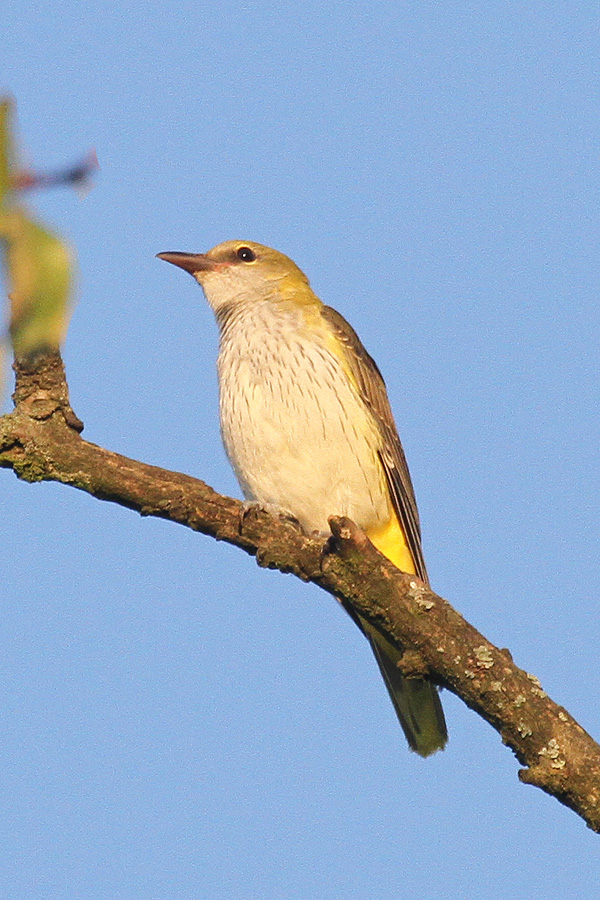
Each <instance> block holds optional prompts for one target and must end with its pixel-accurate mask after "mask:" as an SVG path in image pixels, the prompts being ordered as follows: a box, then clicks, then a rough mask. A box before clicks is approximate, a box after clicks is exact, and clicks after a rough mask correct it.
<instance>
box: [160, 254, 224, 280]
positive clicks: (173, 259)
mask: <svg viewBox="0 0 600 900" xmlns="http://www.w3.org/2000/svg"><path fill="white" fill-rule="evenodd" d="M156 256H157V257H158V259H164V260H165V262H170V263H173V265H174V266H179V268H180V269H185V271H186V272H189V273H190V275H195V274H196V272H207V271H209V270H210V269H214V268H215V261H214V260H212V259H209V258H208V256H204V255H203V254H202V253H179V252H178V251H173V252H172V253H157V254H156Z"/></svg>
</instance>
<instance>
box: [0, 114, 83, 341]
mask: <svg viewBox="0 0 600 900" xmlns="http://www.w3.org/2000/svg"><path fill="white" fill-rule="evenodd" d="M20 178H21V173H20V172H19V169H18V163H17V161H16V152H15V141H14V136H13V104H12V101H10V100H8V99H5V100H4V101H2V102H1V103H0V251H1V254H2V255H1V262H2V266H3V269H4V272H5V277H6V282H7V283H8V288H9V294H8V298H9V301H10V303H9V306H8V312H7V318H8V323H9V327H8V333H9V335H10V340H11V343H12V346H13V349H14V352H15V354H17V355H19V356H30V355H35V354H36V353H39V352H41V351H44V350H54V349H57V348H58V347H60V344H61V343H62V341H63V340H64V337H65V335H66V331H67V327H68V322H69V312H70V305H71V303H70V301H71V295H72V281H73V259H72V253H71V251H70V249H69V247H68V246H67V244H66V243H65V242H64V241H62V240H61V239H60V238H59V237H58V236H57V235H55V234H53V233H52V232H51V231H50V230H49V229H48V228H46V227H45V226H44V225H43V224H41V223H40V222H39V221H36V220H35V219H34V218H33V217H32V216H31V214H30V213H29V211H28V210H27V208H26V207H25V206H24V205H23V204H22V203H21V202H20V199H19V194H20V188H19V184H20Z"/></svg>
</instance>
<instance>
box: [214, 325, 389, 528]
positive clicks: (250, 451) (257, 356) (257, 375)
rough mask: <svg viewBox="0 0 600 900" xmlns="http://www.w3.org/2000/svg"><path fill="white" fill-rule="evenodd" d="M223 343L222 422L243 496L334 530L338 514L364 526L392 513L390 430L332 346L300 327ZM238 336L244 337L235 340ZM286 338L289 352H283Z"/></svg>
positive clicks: (307, 525) (379, 523)
mask: <svg viewBox="0 0 600 900" xmlns="http://www.w3.org/2000/svg"><path fill="white" fill-rule="evenodd" d="M261 338H262V340H261V341H260V342H257V343H256V344H255V345H254V346H249V345H248V343H247V342H244V345H243V347H242V348H241V350H240V347H239V345H237V341H235V342H234V343H233V344H232V342H231V341H227V342H224V343H223V344H222V347H221V353H220V356H219V380H220V400H221V402H220V410H221V431H222V435H223V442H224V444H225V449H226V451H227V454H228V456H229V459H230V461H231V464H232V466H233V468H234V470H235V472H236V475H237V477H238V480H239V482H240V485H241V487H242V490H243V492H244V495H245V497H246V498H247V499H249V500H256V501H258V502H259V503H264V504H273V505H275V506H278V507H280V508H282V509H283V510H285V511H286V512H288V513H290V514H292V515H293V516H295V518H297V519H298V520H299V522H300V523H301V525H302V526H303V527H304V528H305V529H306V530H307V531H314V530H318V531H321V532H328V531H329V527H328V524H327V519H328V516H330V515H345V516H349V517H350V518H351V519H353V520H354V521H355V522H356V523H357V524H358V525H359V526H360V527H362V528H363V529H370V528H372V527H376V526H382V525H384V524H385V523H386V522H387V521H388V520H389V517H390V504H389V495H388V491H387V486H386V484H385V476H384V473H383V470H382V467H381V464H380V462H379V459H378V456H377V449H378V447H379V446H380V445H381V437H380V436H379V434H378V432H377V429H376V427H375V425H374V423H373V421H372V419H371V418H370V416H369V414H368V412H367V410H366V409H365V407H364V406H363V404H362V402H361V401H360V399H359V397H358V396H357V395H356V394H355V392H354V391H353V389H352V388H351V386H349V385H348V382H347V377H346V375H345V373H344V372H343V370H342V369H341V366H340V365H339V364H338V363H337V361H336V360H335V359H334V358H333V357H332V356H331V355H330V353H329V351H328V350H327V349H326V348H324V347H322V346H319V345H318V344H316V343H314V342H311V343H310V344H304V345H302V346H301V344H300V342H299V341H298V338H297V337H296V336H295V335H293V334H292V335H286V336H285V342H284V343H283V344H282V340H283V339H282V336H281V335H279V336H278V338H277V339H276V340H274V339H273V338H272V337H271V336H269V335H267V336H266V337H265V334H264V331H263V332H262V334H261ZM236 345H237V346H236ZM282 347H283V348H284V349H285V352H282Z"/></svg>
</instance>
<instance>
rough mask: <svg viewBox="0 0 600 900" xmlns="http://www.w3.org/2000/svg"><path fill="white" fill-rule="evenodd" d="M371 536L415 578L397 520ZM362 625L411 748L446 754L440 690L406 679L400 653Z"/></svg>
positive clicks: (426, 754)
mask: <svg viewBox="0 0 600 900" xmlns="http://www.w3.org/2000/svg"><path fill="white" fill-rule="evenodd" d="M367 535H368V537H369V539H370V540H371V542H372V543H373V544H374V545H375V547H377V549H378V550H379V552H380V553H383V555H384V556H387V558H388V559H389V560H390V562H392V563H393V564H394V565H395V566H396V567H397V568H398V569H401V570H402V571H403V572H408V573H409V574H415V566H414V562H413V559H412V556H411V553H410V550H409V549H408V546H407V544H406V540H405V538H404V532H403V531H402V528H401V527H400V523H399V522H398V520H397V519H396V517H395V516H394V517H393V518H392V520H391V521H390V523H389V524H388V525H386V526H385V527H384V528H381V529H379V530H377V531H371V532H367ZM360 623H361V625H362V629H363V631H364V633H365V635H366V636H367V638H368V640H369V643H370V644H371V648H372V650H373V653H374V654H375V659H376V660H377V663H378V665H379V669H380V671H381V674H382V676H383V680H384V681H385V685H386V687H387V689H388V693H389V695H390V698H391V700H392V703H393V704H394V709H395V710H396V715H397V716H398V721H399V722H400V725H401V726H402V730H403V731H404V734H405V735H406V740H407V741H408V744H409V746H410V748H411V749H412V750H414V751H415V753H418V754H419V755H420V756H430V755H431V754H432V753H435V752H436V750H442V749H443V748H444V746H445V744H446V741H447V740H448V732H447V730H446V723H445V721H444V713H443V710H442V704H441V702H440V698H439V694H438V690H437V688H436V687H435V685H433V684H431V682H429V681H426V680H425V679H423V678H404V677H403V676H402V674H401V673H400V671H399V670H398V662H399V660H400V656H401V653H400V651H399V650H398V649H397V648H396V647H394V646H393V644H390V643H389V641H387V640H386V639H385V638H384V637H383V635H381V634H380V633H379V632H378V631H377V630H376V629H375V628H373V626H372V625H370V624H369V623H368V622H366V621H365V620H364V619H362V618H361V619H360Z"/></svg>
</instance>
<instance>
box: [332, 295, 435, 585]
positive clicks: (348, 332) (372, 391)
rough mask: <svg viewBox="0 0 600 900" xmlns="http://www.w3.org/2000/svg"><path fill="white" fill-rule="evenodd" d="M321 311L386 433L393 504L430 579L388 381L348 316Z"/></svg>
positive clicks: (384, 461) (385, 462)
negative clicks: (345, 317) (391, 403)
mask: <svg viewBox="0 0 600 900" xmlns="http://www.w3.org/2000/svg"><path fill="white" fill-rule="evenodd" d="M321 314H322V315H323V318H324V319H325V320H326V321H327V323H328V325H329V326H330V327H331V328H333V330H334V332H335V335H336V337H337V338H338V340H339V341H340V343H341V345H342V347H343V348H344V351H345V354H346V361H347V364H348V369H349V372H350V374H351V376H352V378H353V380H354V382H355V384H356V387H357V390H358V392H359V395H360V397H361V399H362V401H363V402H364V404H365V406H366V407H367V408H368V409H369V410H370V412H371V414H372V415H373V417H374V418H375V421H376V423H377V426H378V428H379V430H380V431H381V434H382V435H383V447H382V449H381V450H380V451H379V458H380V460H381V465H382V467H383V470H384V472H385V476H386V479H387V482H388V486H389V489H390V495H391V497H392V503H393V505H394V509H395V511H396V515H397V516H398V519H399V521H400V524H401V526H402V529H403V531H404V534H405V535H406V541H407V544H408V548H409V550H410V552H411V555H412V558H413V561H414V564H415V569H416V571H417V575H418V576H419V578H421V579H422V580H423V581H425V582H427V580H428V579H427V570H426V568H425V560H424V559H423V549H422V547H421V527H420V525H419V513H418V511H417V502H416V500H415V494H414V491H413V486H412V482H411V480H410V473H409V471H408V465H407V462H406V457H405V456H404V450H403V449H402V444H401V443H400V438H399V437H398V431H397V429H396V423H395V422H394V416H393V415H392V410H391V407H390V401H389V400H388V395H387V390H386V387H385V382H384V380H383V377H382V375H381V372H380V371H379V369H378V368H377V364H376V362H375V361H374V360H373V359H372V358H371V357H370V356H369V354H368V353H367V351H366V350H365V348H364V347H363V345H362V344H361V342H360V339H359V337H358V335H357V334H356V332H355V331H354V329H353V328H352V326H351V325H349V324H348V322H346V320H345V319H344V317H343V316H341V315H340V314H339V313H338V312H337V311H336V310H335V309H332V308H331V307H330V306H323V307H322V309H321Z"/></svg>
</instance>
